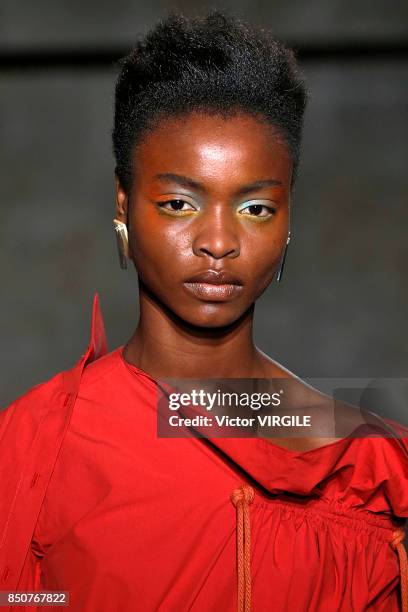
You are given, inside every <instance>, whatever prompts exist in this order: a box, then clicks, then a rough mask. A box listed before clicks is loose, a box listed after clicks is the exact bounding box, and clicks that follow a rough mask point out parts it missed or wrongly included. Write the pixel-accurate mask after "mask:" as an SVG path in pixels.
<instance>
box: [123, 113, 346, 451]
mask: <svg viewBox="0 0 408 612" xmlns="http://www.w3.org/2000/svg"><path fill="white" fill-rule="evenodd" d="M291 179H292V160H291V156H290V154H289V150H288V147H287V145H286V143H285V142H284V140H283V139H282V138H281V137H279V134H278V132H277V131H276V130H274V129H273V127H272V126H270V125H268V124H266V123H265V122H262V121H260V120H258V119H256V118H254V117H253V116H250V115H249V114H245V113H240V114H238V115H235V116H232V117H229V118H222V117H220V116H214V115H209V114H205V113H200V112H194V113H191V114H188V115H185V116H183V117H180V118H174V117H173V118H170V117H169V118H166V119H162V120H161V121H160V122H158V124H157V125H155V127H154V129H152V130H151V131H149V132H147V133H146V134H145V137H144V139H143V141H142V142H141V143H140V144H139V145H138V147H137V148H136V150H135V151H134V165H133V183H132V189H131V190H130V193H127V192H126V190H125V189H124V187H123V186H122V185H121V184H120V182H119V180H118V179H117V178H116V213H115V216H116V218H117V219H119V220H121V221H123V222H124V223H127V222H128V232H129V249H130V258H131V259H132V261H133V262H134V265H135V267H136V270H137V274H138V279H139V300H140V319H139V322H138V325H137V328H136V330H135V332H134V333H133V335H132V337H131V338H130V340H129V341H128V342H127V343H126V345H125V347H124V352H123V354H124V357H125V359H126V360H127V361H128V362H129V363H131V364H133V365H135V366H136V367H138V368H140V369H142V370H143V371H145V372H147V373H148V374H149V375H150V376H152V377H153V378H160V377H179V378H292V379H293V380H299V379H297V377H296V376H295V375H294V374H293V373H292V372H290V371H289V370H287V369H286V368H284V367H283V366H282V365H280V364H279V363H277V362H276V361H274V360H273V359H271V358H270V357H269V356H267V355H265V354H264V353H263V352H262V351H261V350H260V349H259V348H257V347H256V346H255V344H254V341H253V316H254V304H255V302H256V300H257V299H258V298H259V296H260V295H261V294H262V293H263V292H264V291H265V289H266V288H267V287H268V285H269V284H270V282H271V281H272V279H273V277H274V275H275V272H276V270H277V268H278V267H279V264H280V261H281V258H282V254H283V250H284V247H285V244H286V240H287V236H288V232H289V222H290V195H291ZM208 269H212V270H217V271H219V270H221V269H223V270H227V271H229V272H230V273H232V274H234V275H235V276H236V277H237V278H239V281H240V282H241V288H240V290H239V292H238V293H237V294H236V295H233V296H231V297H230V298H228V299H222V300H217V299H214V298H213V297H208V296H207V297H203V296H197V295H193V294H191V293H189V292H188V291H187V290H186V288H185V286H184V283H185V281H187V280H188V279H189V278H190V277H191V276H193V275H195V274H197V273H199V272H202V271H205V270H208ZM237 355H239V359H237ZM299 382H300V384H303V383H301V381H299ZM304 391H305V393H306V395H307V397H308V399H309V401H310V402H311V403H313V404H315V403H316V402H320V403H321V401H322V397H321V394H320V393H319V392H317V391H315V390H311V388H310V387H306V385H305V386H304ZM336 440H337V438H324V439H322V438H321V437H319V438H310V437H308V438H288V439H286V440H284V439H281V440H280V441H279V443H280V445H281V446H284V447H285V448H288V449H290V450H294V451H304V450H309V449H311V448H315V447H316V446H321V445H322V442H327V443H330V442H332V441H336Z"/></svg>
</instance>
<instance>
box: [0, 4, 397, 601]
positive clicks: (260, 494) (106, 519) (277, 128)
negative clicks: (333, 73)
mask: <svg viewBox="0 0 408 612" xmlns="http://www.w3.org/2000/svg"><path fill="white" fill-rule="evenodd" d="M305 102H306V93H305V87H304V85H303V83H302V80H301V79H300V77H299V75H298V73H297V69H296V65H295V61H294V57H293V54H292V53H291V52H290V51H289V50H288V49H286V48H285V47H284V46H283V45H281V44H280V43H278V42H277V41H276V40H274V39H273V38H272V37H271V36H270V35H269V34H268V33H267V32H263V31H256V30H252V29H251V28H250V27H248V26H246V25H245V24H243V23H241V22H239V21H237V20H234V19H231V18H228V17H227V16H225V15H224V14H222V13H220V12H218V11H213V12H211V13H210V14H209V15H208V16H207V17H206V18H205V19H201V20H190V21H189V20H186V19H184V18H183V17H182V16H179V15H173V16H170V17H169V18H167V19H166V20H164V21H163V22H161V23H159V24H158V25H157V26H156V27H155V28H154V29H153V30H152V31H151V32H150V33H149V34H148V35H147V36H146V38H145V39H144V40H143V41H141V42H140V43H139V44H138V45H137V46H136V48H135V49H134V51H133V52H132V53H131V54H130V55H129V56H127V57H126V58H125V59H124V60H123V62H122V64H121V72H120V75H119V78H118V81H117V86H116V98H115V121H114V130H113V144H114V153H115V157H116V164H117V166H116V213H115V220H114V223H115V230H116V232H117V237H118V245H119V254H120V263H121V266H122V267H126V266H127V262H128V261H132V262H133V263H134V265H135V267H136V270H137V275H138V280H139V300H140V318H139V322H138V325H137V327H136V330H135V332H134V333H133V335H132V336H131V338H130V339H129V341H128V342H127V343H126V345H124V346H121V347H118V348H116V349H115V350H113V351H111V352H107V348H106V340H105V335H104V326H103V321H102V317H101V312H100V309H99V301H98V296H97V295H96V296H95V299H94V308H93V317H92V332H91V341H90V344H89V347H88V350H87V352H86V353H85V355H83V357H82V358H81V359H80V360H79V362H78V363H77V364H76V366H75V367H74V368H72V370H70V371H68V372H61V373H60V374H58V375H57V376H55V377H54V378H52V379H51V380H49V381H47V382H45V383H43V384H40V385H37V386H36V387H34V388H33V389H31V390H30V391H29V392H28V393H27V394H25V395H24V396H22V397H21V398H19V399H17V400H16V401H15V402H14V403H13V404H12V405H11V406H9V408H8V409H6V410H5V411H4V412H3V413H2V414H1V430H0V431H1V445H0V451H1V457H0V458H1V463H0V464H1V466H2V480H1V483H2V484H1V500H0V518H1V523H0V534H1V535H0V538H1V542H2V543H1V545H0V561H1V567H0V576H1V579H2V589H1V590H2V591H7V590H8V591H13V590H19V591H47V590H48V591H66V592H69V597H70V609H72V610H75V611H77V610H78V611H92V612H93V611H98V612H103V611H106V612H111V611H113V610H120V611H135V610H140V611H143V612H150V611H155V610H162V611H169V612H172V611H177V612H180V611H184V610H193V611H195V612H201V611H203V612H204V611H206V612H207V611H217V612H218V611H223V612H227V611H232V610H236V609H237V608H238V610H245V611H248V610H250V609H252V610H254V611H256V612H263V611H265V612H266V611H269V610H279V611H286V610H290V611H298V610H299V611H304V610H308V611H315V610H341V611H344V612H346V611H347V612H349V611H351V610H353V611H360V610H361V611H362V610H376V611H377V610H378V611H381V610H384V611H385V610H387V611H390V610H395V611H397V610H399V609H404V610H408V608H407V606H408V601H407V597H408V594H407V590H408V586H407V582H408V577H407V568H406V555H405V550H404V547H403V544H402V539H403V537H404V529H403V528H404V525H405V522H406V518H407V517H408V468H407V458H406V454H404V450H407V449H408V443H407V440H406V438H407V437H408V435H407V434H408V432H407V429H406V428H403V427H402V426H397V425H396V424H394V426H395V427H396V428H397V429H398V431H397V434H398V436H397V437H399V438H400V439H396V438H384V437H375V436H374V437H360V438H356V437H350V436H347V437H345V438H341V439H337V438H334V437H333V438H330V437H327V438H325V439H324V441H325V442H326V443H325V444H323V445H322V439H321V438H320V437H308V438H306V439H303V438H288V439H282V440H280V441H279V444H278V443H277V442H276V441H271V440H270V439H269V440H268V439H265V437H261V436H259V437H252V438H251V437H247V438H243V439H242V438H227V437H226V438H214V439H202V438H199V437H194V436H190V437H184V438H178V439H176V440H174V439H171V438H165V437H158V436H157V427H156V425H157V422H156V421H157V419H156V417H157V415H156V395H157V386H158V384H157V383H158V380H159V379H160V378H168V377H176V378H185V379H188V378H198V379H206V378H214V377H217V378H251V379H262V378H263V379H265V378H266V379H274V378H278V379H286V380H288V381H296V380H297V378H296V376H295V375H294V374H292V373H291V372H289V371H288V370H287V369H286V368H284V367H283V366H282V365H280V364H278V363H277V362H276V361H274V360H273V359H272V358H270V357H269V356H267V355H265V354H264V353H263V352H262V351H260V350H259V349H258V348H257V347H256V346H255V344H254V342H253V337H252V323H253V315H254V304H255V302H256V300H257V298H258V297H259V296H260V295H261V294H262V293H263V291H264V290H265V289H266V288H267V287H268V285H269V284H270V282H271V281H272V280H273V278H274V275H275V274H276V273H277V274H278V278H279V279H280V276H281V274H282V269H283V262H284V257H285V254H286V248H287V246H288V243H289V236H290V197H291V190H292V187H293V183H294V179H295V175H296V168H297V164H298V160H299V148H300V139H301V128H302V120H303V113H304V108H305ZM305 389H306V386H305ZM312 395H313V397H314V399H317V397H318V396H319V394H318V392H317V391H312ZM323 418H324V416H323ZM404 555H405V556H404ZM27 609H29V608H28V607H27Z"/></svg>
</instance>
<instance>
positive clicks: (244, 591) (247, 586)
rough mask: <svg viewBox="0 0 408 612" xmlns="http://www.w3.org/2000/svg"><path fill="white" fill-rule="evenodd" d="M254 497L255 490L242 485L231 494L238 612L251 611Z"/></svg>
mask: <svg viewBox="0 0 408 612" xmlns="http://www.w3.org/2000/svg"><path fill="white" fill-rule="evenodd" d="M253 499H254V490H253V488H252V487H250V486H248V485H241V486H240V487H238V488H237V489H234V491H233V492H232V494H231V501H232V503H233V504H234V506H235V507H236V509H237V570H238V612H250V611H251V522H250V517H249V505H250V504H251V503H252V501H253Z"/></svg>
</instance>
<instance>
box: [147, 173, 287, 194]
mask: <svg viewBox="0 0 408 612" xmlns="http://www.w3.org/2000/svg"><path fill="white" fill-rule="evenodd" d="M153 178H155V179H158V180H160V181H167V182H172V183H177V184H178V185H181V186H182V187H186V188H187V189H194V190H195V191H200V192H201V193H205V191H206V189H205V187H204V185H202V184H201V183H199V182H198V181H195V180H194V179H192V178H189V177H188V176H183V175H182V174H174V173H173V172H163V173H160V174H155V176H154V177H153ZM277 185H282V182H281V181H278V180H277V179H262V180H259V181H254V182H253V183H248V184H247V185H242V187H240V188H239V189H238V191H237V195H246V194H247V193H250V192H251V191H259V190H260V189H265V187H276V186H277Z"/></svg>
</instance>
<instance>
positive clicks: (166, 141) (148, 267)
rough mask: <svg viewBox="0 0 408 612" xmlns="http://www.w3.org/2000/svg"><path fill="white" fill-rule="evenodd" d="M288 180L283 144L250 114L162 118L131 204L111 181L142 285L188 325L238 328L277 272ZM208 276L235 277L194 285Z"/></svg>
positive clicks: (141, 161) (141, 154)
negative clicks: (235, 322) (207, 274)
mask: <svg viewBox="0 0 408 612" xmlns="http://www.w3.org/2000/svg"><path fill="white" fill-rule="evenodd" d="M291 175H292V162H291V158H290V155H289V152H288V149H287V146H286V145H285V144H284V143H283V142H282V141H281V140H280V139H279V138H278V137H277V136H276V135H275V134H274V131H273V130H272V129H271V128H270V127H269V126H267V125H266V124H263V123H261V122H258V121H257V120H256V119H255V118H253V117H251V116H250V115H245V114H240V115H236V116H235V117H231V118H228V119H224V118H222V117H219V116H211V115H207V114H204V113H194V114H191V115H187V116H186V117H184V118H168V119H166V120H162V121H161V122H160V123H159V124H158V125H157V127H156V128H155V129H154V130H153V131H151V132H149V133H147V135H146V137H145V139H144V141H143V143H142V144H140V145H139V146H138V147H137V150H136V152H135V155H134V181H133V187H132V192H131V194H130V195H129V199H128V198H127V196H126V193H125V192H124V190H123V189H122V187H121V186H120V184H119V183H117V217H118V218H120V219H121V220H122V221H124V222H126V208H127V207H129V240H130V252H131V257H132V259H133V261H134V264H135V266H136V269H137V272H138V276H139V280H140V282H141V283H142V284H143V285H144V286H145V287H147V288H148V289H149V291H150V293H151V294H152V295H153V296H155V297H156V298H158V299H159V300H160V301H161V302H162V303H163V304H165V305H166V306H167V307H168V308H169V309H170V310H171V311H173V312H174V313H175V314H177V315H178V316H179V317H181V318H182V319H183V320H184V321H186V322H188V323H190V324H193V325H198V326H203V327H209V328H210V327H220V326H224V325H228V324H230V323H233V322H234V321H236V320H237V319H238V318H239V317H240V316H241V315H242V314H243V313H244V312H246V311H247V309H248V308H249V307H250V306H251V305H252V304H253V303H254V302H255V300H256V299H257V298H258V297H259V296H260V295H261V294H262V292H263V291H264V290H265V289H266V287H267V286H268V285H269V283H270V282H271V280H272V278H273V276H274V273H275V272H276V269H277V267H278V266H279V263H280V260H281V257H282V254H283V249H284V247H285V244H286V240H287V236H288V231H289V199H290V184H291ZM207 271H215V272H219V271H223V272H225V273H227V274H229V275H230V277H231V278H226V279H223V278H222V277H221V278H218V280H217V279H215V277H216V275H215V274H211V272H210V273H209V276H210V278H209V279H204V281H206V282H204V281H203V280H201V281H200V280H199V281H197V279H194V277H196V276H197V275H199V274H200V273H204V272H207ZM214 279H215V280H217V282H219V283H220V282H221V284H218V285H215V284H213V281H214ZM208 281H210V282H208ZM224 281H225V282H224Z"/></svg>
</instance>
